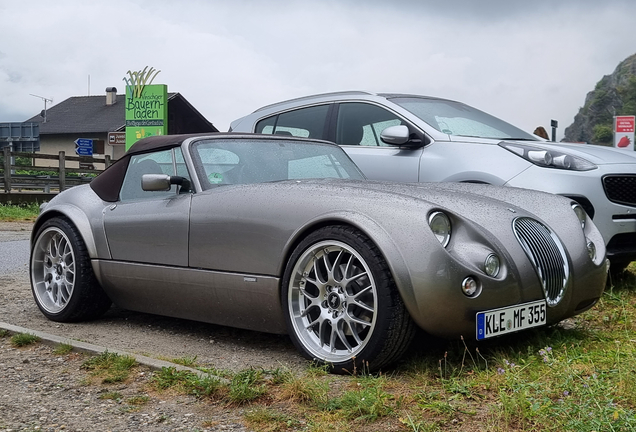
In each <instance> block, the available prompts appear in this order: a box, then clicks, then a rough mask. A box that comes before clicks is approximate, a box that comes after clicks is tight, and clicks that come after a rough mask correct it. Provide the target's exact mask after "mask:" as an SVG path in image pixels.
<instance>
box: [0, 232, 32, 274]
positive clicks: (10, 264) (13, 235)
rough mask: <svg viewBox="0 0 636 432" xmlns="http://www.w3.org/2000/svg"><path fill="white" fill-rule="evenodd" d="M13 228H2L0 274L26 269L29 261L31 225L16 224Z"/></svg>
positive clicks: (0, 237)
mask: <svg viewBox="0 0 636 432" xmlns="http://www.w3.org/2000/svg"><path fill="white" fill-rule="evenodd" d="M2 228H6V227H2ZM11 228H12V229H11V230H8V229H7V230H2V229H0V275H7V274H10V273H15V272H18V271H20V270H23V269H26V267H27V263H28V262H29V236H30V234H31V231H30V229H29V226H28V225H26V224H25V225H24V226H22V225H17V224H16V226H12V227H11Z"/></svg>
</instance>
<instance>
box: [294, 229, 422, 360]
mask: <svg viewBox="0 0 636 432" xmlns="http://www.w3.org/2000/svg"><path fill="white" fill-rule="evenodd" d="M282 303H283V308H284V310H285V318H286V320H287V326H288V328H289V332H290V336H291V338H292V341H293V342H294V344H295V345H296V347H297V348H298V349H299V350H300V351H301V352H302V353H303V355H304V356H305V357H307V358H309V359H313V360H317V361H320V362H323V363H327V364H329V365H330V366H331V367H332V369H333V371H334V372H338V373H353V372H354V371H355V370H356V369H357V370H362V369H363V368H364V369H365V370H371V371H374V370H378V369H380V368H382V367H385V366H387V365H388V364H390V363H392V362H394V361H395V360H397V359H398V358H399V357H400V356H401V355H402V354H403V353H404V351H405V350H406V348H408V345H409V343H410V341H411V340H412V338H413V335H414V331H415V325H414V323H413V321H412V320H411V318H410V316H409V314H408V312H407V311H406V308H405V306H404V303H403V302H402V299H401V297H400V295H399V293H398V290H397V287H396V286H395V283H394V281H393V278H392V276H391V272H390V271H389V268H388V265H387V264H386V261H385V259H384V257H383V256H382V254H381V253H380V251H379V250H378V248H377V247H376V246H375V245H374V244H373V242H371V241H370V240H369V239H368V238H367V237H366V236H365V235H363V234H362V233H361V232H360V231H358V230H356V229H354V228H350V227H344V226H332V227H326V228H322V229H319V230H317V231H315V232H313V233H312V234H310V235H309V236H307V237H306V238H305V239H304V240H303V241H302V242H301V243H300V244H299V245H298V246H297V247H296V249H295V250H294V252H293V253H292V255H291V258H290V260H289V263H288V266H287V269H286V272H285V277H284V280H283V289H282Z"/></svg>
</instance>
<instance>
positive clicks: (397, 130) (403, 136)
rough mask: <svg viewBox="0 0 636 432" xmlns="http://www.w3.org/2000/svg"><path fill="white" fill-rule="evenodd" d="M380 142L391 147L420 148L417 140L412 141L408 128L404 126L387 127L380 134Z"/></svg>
mask: <svg viewBox="0 0 636 432" xmlns="http://www.w3.org/2000/svg"><path fill="white" fill-rule="evenodd" d="M380 139H381V140H382V142H384V143H386V144H389V145H393V146H407V147H421V146H422V141H421V140H420V139H419V138H415V139H412V138H411V134H410V132H409V128H408V127H406V126H405V125H398V126H389V127H388V128H386V129H384V130H383V131H382V133H380Z"/></svg>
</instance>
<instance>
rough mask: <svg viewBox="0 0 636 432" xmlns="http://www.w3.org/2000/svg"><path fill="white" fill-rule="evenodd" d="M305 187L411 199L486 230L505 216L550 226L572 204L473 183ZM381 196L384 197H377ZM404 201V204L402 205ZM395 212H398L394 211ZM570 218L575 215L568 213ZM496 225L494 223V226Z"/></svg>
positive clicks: (324, 182) (330, 182)
mask: <svg viewBox="0 0 636 432" xmlns="http://www.w3.org/2000/svg"><path fill="white" fill-rule="evenodd" d="M300 183H301V184H302V183H304V184H305V186H306V187H310V188H311V187H315V186H317V185H321V187H323V188H324V187H328V188H333V190H332V191H331V193H332V194H334V195H339V196H357V197H363V196H369V195H373V196H375V199H376V200H382V203H383V204H387V205H390V204H389V203H392V204H394V205H395V204H398V205H399V202H400V201H402V202H404V203H405V204H406V202H408V201H409V200H411V199H414V200H416V201H419V202H422V203H426V207H427V208H434V207H440V208H445V209H448V210H450V211H453V212H455V213H456V214H459V215H462V216H463V217H466V218H468V219H472V220H474V221H475V222H478V223H480V224H484V225H485V226H489V225H491V224H492V223H493V221H496V220H497V219H501V215H506V217H505V219H507V218H508V217H510V216H512V217H515V215H516V216H519V215H528V214H530V215H534V216H536V217H537V218H539V219H542V220H544V221H545V222H547V223H549V224H556V223H558V220H559V217H561V218H563V211H564V210H565V211H568V212H569V209H570V207H571V200H570V199H568V198H565V197H562V196H558V195H553V194H548V193H545V192H539V191H535V190H530V189H518V188H513V187H498V186H491V185H486V184H473V183H452V182H444V183H393V182H384V181H359V180H355V181H354V180H351V181H336V180H330V179H327V180H304V181H301V182H300ZM378 193H380V194H382V195H384V196H385V198H382V197H380V196H377V194H378ZM405 200H406V201H405ZM396 210H397V209H396ZM571 213H572V216H573V215H574V212H571ZM495 223H496V222H495Z"/></svg>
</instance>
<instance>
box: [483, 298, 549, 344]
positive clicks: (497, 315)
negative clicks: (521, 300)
mask: <svg viewBox="0 0 636 432" xmlns="http://www.w3.org/2000/svg"><path fill="white" fill-rule="evenodd" d="M545 323H546V303H545V300H539V301H535V302H531V303H525V304H522V305H517V306H510V307H505V308H500V309H493V310H489V311H484V312H478V313H477V340H482V339H487V338H489V337H494V336H501V335H504V334H507V333H512V332H516V331H519V330H523V329H528V328H531V327H538V326H541V325H544V324H545Z"/></svg>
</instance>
